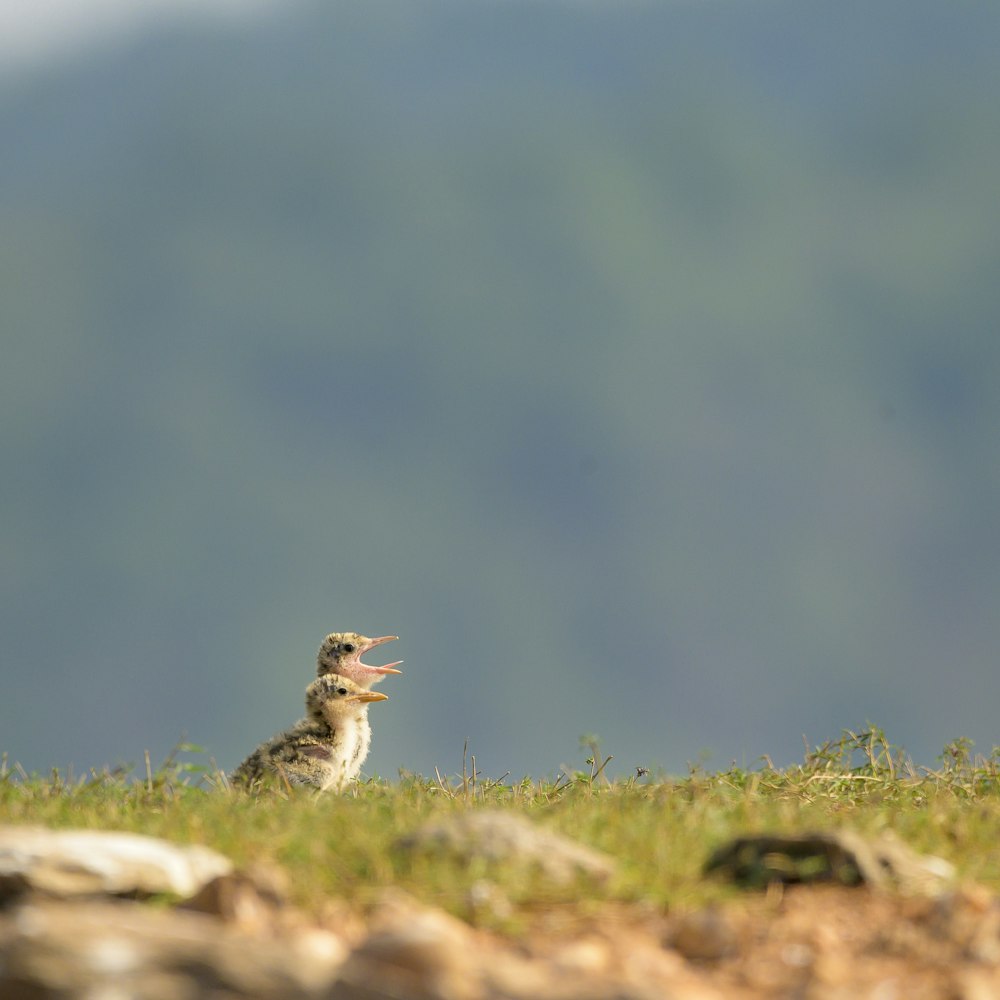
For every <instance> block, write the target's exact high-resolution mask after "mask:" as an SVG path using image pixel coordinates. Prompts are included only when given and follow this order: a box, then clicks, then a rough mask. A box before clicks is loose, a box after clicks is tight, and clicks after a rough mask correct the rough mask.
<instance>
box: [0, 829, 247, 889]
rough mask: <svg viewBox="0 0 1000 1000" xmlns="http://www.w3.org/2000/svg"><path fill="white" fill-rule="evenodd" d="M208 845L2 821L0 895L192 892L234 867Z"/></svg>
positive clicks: (134, 834)
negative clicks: (27, 892) (29, 891)
mask: <svg viewBox="0 0 1000 1000" xmlns="http://www.w3.org/2000/svg"><path fill="white" fill-rule="evenodd" d="M232 868H233V865H232V862H231V861H230V860H229V859H228V858H226V857H224V856H223V855H221V854H218V853H217V852H216V851H213V850H210V849H209V848H207V847H201V846H198V845H194V846H179V845H177V844H171V843H168V842H167V841H165V840H158V839H156V838H155V837H144V836H141V835H140V834H136V833H118V832H104V831H100V830H48V829H45V828H41V827H0V898H3V897H4V896H9V895H14V894H17V893H19V892H22V891H24V890H25V889H34V890H36V891H39V892H43V893H46V894H48V895H52V896H60V897H73V896H93V895H132V894H138V895H150V894H153V893H173V894H174V895H177V896H191V895H193V894H194V893H196V892H197V891H198V890H199V889H200V888H201V887H202V886H203V885H204V884H205V883H206V882H208V881H209V880H211V879H213V878H216V877H217V876H219V875H225V874H228V873H229V872H230V871H232Z"/></svg>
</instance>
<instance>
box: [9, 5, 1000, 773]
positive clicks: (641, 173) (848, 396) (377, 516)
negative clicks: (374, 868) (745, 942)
mask: <svg viewBox="0 0 1000 1000" xmlns="http://www.w3.org/2000/svg"><path fill="white" fill-rule="evenodd" d="M46 6H48V7H49V8H52V10H51V11H50V13H51V14H52V16H51V17H49V18H48V19H46V17H45V16H40V15H39V11H40V10H41V9H42V8H44V7H46ZM59 7H60V5H59V4H54V5H53V4H49V5H37V4H27V3H19V2H15V3H12V4H10V5H9V6H7V7H6V11H7V13H6V14H4V15H3V18H4V24H3V31H2V32H0V34H2V35H3V41H2V42H0V58H2V61H3V70H2V72H0V324H2V361H0V477H2V479H0V511H2V519H0V560H2V569H0V581H2V588H3V597H2V603H0V634H2V636H3V642H2V647H0V648H2V657H3V662H2V672H3V674H2V687H0V750H3V751H6V753H7V754H8V763H12V762H13V761H18V762H20V763H21V764H22V765H23V767H25V768H26V769H27V770H28V771H39V772H45V771H46V770H47V769H48V768H50V767H52V766H57V767H59V768H60V769H67V768H69V769H72V771H73V773H75V774H77V775H81V774H85V773H87V771H88V769H89V768H92V767H97V768H100V767H102V766H104V765H111V766H114V765H116V764H119V763H136V764H141V761H142V757H143V753H144V751H145V750H148V751H149V752H150V754H151V756H152V758H153V761H154V763H155V762H156V761H157V760H159V759H162V758H163V757H164V756H165V755H166V753H167V752H168V751H169V749H170V748H171V747H172V746H173V745H174V744H175V743H176V742H177V741H178V740H179V739H181V738H186V739H188V740H190V741H193V742H196V743H198V744H201V745H202V746H204V747H205V749H206V752H207V753H209V754H211V755H212V756H213V757H214V758H215V759H216V760H217V761H218V763H219V764H220V765H222V766H224V767H227V768H228V767H232V766H234V765H235V764H236V763H237V762H238V761H239V760H240V758H241V757H242V756H243V755H244V754H245V753H246V752H248V751H249V750H250V749H251V748H252V747H253V746H254V744H255V743H256V742H257V741H258V740H259V739H261V738H263V737H265V736H268V735H270V734H271V733H272V732H273V731H275V730H276V729H279V728H281V727H282V726H284V725H285V724H287V723H290V722H291V721H293V720H294V719H295V718H297V717H298V715H299V714H300V713H301V708H302V692H303V690H304V687H305V685H306V683H307V682H308V681H309V680H310V678H311V677H312V674H313V669H314V668H313V664H314V657H315V651H316V647H317V646H318V645H319V642H320V640H321V639H322V637H323V635H324V634H325V633H326V632H327V631H330V630H334V629H355V630H359V631H362V632H366V633H368V634H370V635H377V634H383V633H387V632H393V633H398V634H399V635H400V636H401V637H402V638H401V641H400V642H399V643H396V644H394V645H392V646H388V647H385V648H384V649H381V650H379V651H378V653H376V654H373V655H372V656H371V657H370V659H371V660H373V661H374V662H385V661H386V660H387V659H396V658H398V657H403V658H405V660H406V664H405V667H404V669H405V671H406V673H405V675H404V676H403V677H401V678H392V679H389V680H387V681H386V682H385V684H384V686H383V688H382V690H384V691H386V692H387V693H389V694H390V696H391V697H390V700H389V701H388V702H386V703H384V704H382V705H378V706H375V707H374V708H373V709H372V720H373V724H374V728H375V741H374V746H373V752H372V755H371V757H370V758H369V762H368V768H367V770H368V771H369V772H370V773H378V774H381V775H383V776H388V777H394V776H395V775H396V774H397V771H398V769H399V768H405V769H408V770H412V771H417V772H421V773H424V774H432V773H433V769H434V768H435V767H439V768H440V769H441V771H442V772H445V773H454V772H456V771H459V770H461V763H462V752H463V744H464V741H465V740H466V739H467V738H468V740H469V749H470V751H471V752H472V753H475V754H476V758H477V764H478V766H479V767H480V768H481V769H483V771H484V773H485V774H486V775H488V776H494V777H496V776H499V775H501V774H503V773H504V772H506V771H510V772H511V774H512V776H513V777H514V778H519V777H520V776H522V775H524V774H530V775H533V776H536V777H540V776H544V775H546V774H555V773H556V772H557V771H558V770H559V768H560V767H562V766H570V767H573V766H582V758H583V756H584V754H583V753H582V752H581V750H580V744H579V738H580V736H581V735H582V734H596V735H597V736H599V737H600V739H601V741H602V744H603V747H604V750H605V751H606V752H607V753H612V754H614V755H615V760H614V762H613V764H612V765H611V767H610V770H611V771H612V772H613V773H617V774H627V773H629V772H630V771H631V769H632V768H634V767H636V766H640V765H641V766H646V767H652V768H658V769H662V770H664V771H666V772H671V773H673V772H683V771H684V770H685V769H686V767H687V762H691V761H700V762H702V763H705V764H707V765H709V766H726V765H727V764H728V763H729V761H730V760H735V761H737V763H739V764H745V765H747V766H752V765H754V764H755V763H756V761H757V759H758V757H759V756H760V755H761V754H765V753H766V754H769V755H771V757H772V758H773V759H774V760H775V762H776V763H787V762H789V761H791V760H795V759H799V758H800V757H801V754H802V752H803V737H805V739H806V741H807V742H808V743H809V744H811V745H815V744H818V743H820V742H822V741H823V740H826V739H828V738H831V737H836V736H838V735H839V734H840V732H841V730H842V729H844V728H847V727H851V728H857V727H862V726H864V725H865V724H866V722H868V721H871V722H874V723H876V724H878V725H880V726H882V727H884V728H885V730H886V732H887V734H888V736H889V738H890V739H891V740H893V741H894V742H896V743H900V744H902V745H903V746H905V747H906V748H907V749H908V750H909V751H910V752H911V753H912V754H913V756H914V757H915V759H916V760H917V761H918V762H920V763H924V764H928V765H933V764H934V762H935V758H936V756H937V755H938V754H940V752H941V749H942V747H943V746H944V744H945V743H946V742H947V741H949V740H950V739H952V738H954V737H957V736H967V737H970V738H972V739H974V740H975V741H976V748H977V750H979V751H982V752H985V753H989V752H990V750H991V748H992V746H993V744H994V743H1000V723H998V721H997V720H998V706H1000V671H998V669H997V668H998V663H997V653H998V649H1000V558H998V557H1000V100H998V99H997V95H998V94H1000V56H998V53H1000V5H997V4H995V3H990V2H982V3H976V2H968V3H964V2H963V3H948V4H941V3H939V2H925V0H837V2H835V3H828V2H823V3H819V2H810V0H754V2H752V3H747V2H744V0H699V2H693V0H661V2H658V3H642V2H638V0H636V2H631V0H626V2H618V0H615V2H611V0H607V2H596V3H585V2H557V0H530V2H521V0H482V2H469V0H422V2H420V3H413V2H410V0H384V2H383V0H344V2H338V3H327V2H317V3H311V4H310V3H304V2H287V3H281V4H280V5H268V4H261V3H257V4H240V3H238V2H234V0H232V2H230V3H228V4H208V3H202V4H190V3H189V4H179V3H178V4H171V3H169V2H167V0H163V2H160V3H158V4H149V5H146V6H145V7H142V6H141V5H140V9H143V10H144V16H143V17H139V16H138V14H137V13H136V10H135V9H134V8H136V5H134V4H133V5H121V6H119V5H118V4H116V3H113V2H108V0H106V2H104V3H97V2H96V0H90V2H86V0H78V2H77V3H75V4H72V3H68V2H64V3H63V5H62V15H61V16H56V15H57V14H58V12H59V11H58V9H59ZM127 7H129V8H132V9H127ZM196 8H198V10H197V11H196ZM32 11H34V14H33V15H32V13H31V12H32ZM206 13H209V14H212V15H213V16H210V17H207V16H205V14H206ZM214 15H218V16H214ZM378 654H383V655H382V656H379V655H378Z"/></svg>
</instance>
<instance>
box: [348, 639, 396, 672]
mask: <svg viewBox="0 0 1000 1000" xmlns="http://www.w3.org/2000/svg"><path fill="white" fill-rule="evenodd" d="M398 638H399V636H398V635H382V636H379V637H378V638H377V639H368V640H366V642H365V644H364V645H363V646H362V647H361V650H360V652H359V653H358V660H359V661H360V659H361V657H362V656H364V655H365V653H367V652H369V650H372V649H374V648H375V647H376V646H381V645H382V643H384V642H395V641H396V640H397V639H398ZM402 662H403V661H402V660H396V662H395V663H387V664H386V665H385V666H384V667H370V666H368V664H367V663H364V664H362V666H363V667H364V668H365V669H366V670H370V671H372V672H373V673H376V674H401V673H402V672H403V671H402V670H397V669H396V667H398V666H399V665H400V664H401V663H402Z"/></svg>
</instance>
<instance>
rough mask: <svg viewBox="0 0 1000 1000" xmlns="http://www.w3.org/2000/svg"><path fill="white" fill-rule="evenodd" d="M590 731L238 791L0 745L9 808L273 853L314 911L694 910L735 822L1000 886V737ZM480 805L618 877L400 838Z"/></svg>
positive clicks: (182, 755) (723, 893)
mask: <svg viewBox="0 0 1000 1000" xmlns="http://www.w3.org/2000/svg"><path fill="white" fill-rule="evenodd" d="M584 744H585V753H587V754H588V756H587V759H586V762H585V766H584V767H583V768H581V769H580V770H579V771H575V772H571V773H562V772H561V773H560V774H558V775H557V776H556V777H555V778H554V779H553V778H546V779H541V780H535V779H529V778H524V779H522V780H520V781H511V780H509V776H507V775H505V776H503V778H497V779H491V778H487V777H484V776H483V775H482V774H481V773H480V772H479V771H477V770H476V767H475V758H474V757H473V758H471V760H470V758H469V756H468V754H467V753H466V754H465V755H464V758H463V760H464V763H463V770H462V773H461V774H456V775H451V776H444V775H441V774H440V773H436V774H435V776H434V777H433V778H428V777H423V776H420V775H414V774H406V773H404V774H402V775H401V776H400V778H399V779H398V780H396V781H393V782H388V781H386V780H384V779H381V778H373V779H370V780H368V781H366V782H364V783H361V784H359V785H357V786H356V787H354V788H352V789H351V790H350V791H348V792H347V793H345V794H343V795H339V796H338V795H317V794H316V793H314V792H310V791H304V790H300V789H296V790H291V789H284V790H283V789H276V790H270V791H268V792H266V793H263V794H261V795H259V796H254V795H249V794H247V793H244V792H240V791H236V790H233V789H231V788H229V787H228V784H227V783H226V781H225V777H224V775H221V774H220V773H218V772H217V771H215V770H213V769H212V768H209V767H206V766H205V765H203V764H200V763H198V762H197V757H198V754H199V752H200V751H199V748H197V747H191V746H189V745H183V746H180V747H178V748H177V749H176V751H175V752H173V753H172V754H171V755H170V757H169V758H168V759H167V760H166V761H164V762H163V763H162V764H161V765H160V766H159V767H156V768H153V767H152V766H150V764H149V762H148V761H147V762H146V767H145V769H144V773H143V774H141V775H140V776H139V777H133V776H131V775H130V774H128V773H123V772H121V771H119V772H112V771H108V770H105V771H103V772H92V773H91V774H89V775H87V776H85V777H83V778H79V779H75V780H72V781H71V780H68V779H66V778H64V777H62V776H60V775H59V774H58V773H53V774H52V775H50V776H48V777H39V776H31V775H27V774H25V773H24V772H23V770H21V769H20V768H19V767H17V766H16V765H14V766H10V765H8V763H7V760H6V758H4V759H3V761H2V763H0V823H17V824H29V823H30V824H43V825H46V826H50V827H77V828H80V827H83V828H96V829H115V830H130V831H135V832H139V833H145V834H150V835H153V836H160V837H165V838H168V839H170V840H173V841H177V842H181V843H201V844H206V845H208V846H210V847H213V848H215V849H216V850H219V851H221V852H222V853H224V854H226V855H228V856H230V857H231V858H233V860H234V861H235V862H236V863H237V864H238V865H249V864H253V863H257V862H273V863H276V864H278V865H280V866H281V867H282V868H284V869H285V870H286V872H287V873H288V875H289V879H290V884H291V893H292V897H293V900H294V901H295V902H296V903H298V904H299V905H301V906H304V907H306V908H307V909H310V910H318V909H319V908H320V907H321V906H322V904H323V902H324V900H326V899H329V898H330V897H337V898H340V899H344V900H346V901H348V902H349V903H351V904H353V905H356V906H359V907H364V906H365V905H366V904H368V903H370V902H371V901H372V900H373V899H374V898H375V897H376V896H377V895H378V894H379V893H380V892H381V891H382V890H383V889H385V888H386V887H388V886H396V887H399V888H402V889H404V890H406V891H407V892H409V893H411V894H412V895H414V896H416V897H417V898H419V899H421V900H423V901H425V902H427V903H430V904H434V905H439V906H444V907H445V908H446V909H448V910H450V911H452V912H454V913H456V914H458V915H460V916H464V917H467V918H468V917H476V916H477V914H475V913H473V912H471V910H470V907H472V905H473V904H472V903H470V899H471V898H472V896H471V895H470V890H472V889H473V887H474V886H477V885H478V886H480V887H481V886H482V885H483V884H484V881H483V880H486V882H487V883H488V884H490V885H491V886H493V887H495V889H496V890H497V891H498V892H499V893H501V894H502V895H503V896H506V898H507V899H508V900H509V901H510V903H511V907H510V908H509V909H505V911H504V915H503V916H502V917H498V918H497V922H498V925H501V926H499V929H501V930H507V931H509V932H511V933H517V931H518V930H519V929H520V928H522V927H523V926H524V921H525V920H527V919H529V918H530V915H531V914H533V913H538V912H539V911H546V910H552V909H553V908H556V909H566V908H567V907H568V906H569V905H572V906H574V907H580V906H584V907H587V906H590V907H600V906H601V905H604V904H618V903H622V902H624V903H629V902H636V901H640V900H642V901H646V902H647V903H650V904H652V905H655V906H660V907H664V906H665V907H688V906H697V905H701V904H704V903H706V902H709V901H713V900H722V899H725V898H730V897H732V896H733V895H735V894H736V892H737V890H734V889H732V888H730V887H728V886H726V885H724V884H722V883H720V882H716V881H714V880H709V879H705V878H704V877H703V876H702V874H701V868H702V865H703V863H704V861H705V859H706V857H707V856H708V854H709V853H710V852H711V851H712V849H713V848H715V847H717V846H718V845H719V844H721V843H722V842H724V841H725V840H727V839H728V838H730V837H734V836H737V835H741V834H748V833H759V832H768V831H783V832H801V831H805V830H817V829H820V830H822V829H831V828H836V827H842V826H850V827H852V828H854V829H856V830H859V831H861V832H867V833H875V832H879V831H882V830H886V829H892V830H894V831H895V832H896V833H897V834H898V835H899V836H900V837H902V838H903V840H905V841H906V842H907V843H908V844H909V845H910V846H911V847H913V848H914V849H916V850H918V851H921V852H927V853H932V854H936V855H939V856H941V857H944V858H945V859H947V860H949V861H951V862H952V863H953V864H954V865H955V866H956V867H957V869H958V871H959V874H960V876H961V877H963V878H967V879H973V880H976V881H979V882H982V883H984V884H985V885H987V886H988V887H990V888H992V889H994V890H998V891H1000V852H997V851H996V849H995V844H996V830H997V828H998V826H1000V748H995V749H994V750H993V752H992V754H991V755H990V756H989V757H984V756H981V755H975V754H974V753H973V748H972V744H971V742H970V741H968V740H966V739H959V740H955V741H954V742H953V743H951V744H949V745H948V746H947V747H945V748H944V751H943V752H942V754H941V757H940V758H939V760H940V766H939V767H937V768H917V767H915V766H914V765H913V763H912V761H910V760H909V758H908V757H907V756H906V754H905V753H903V752H902V751H901V750H899V749H898V748H897V747H894V746H893V745H892V744H890V743H889V742H888V740H887V739H886V737H885V735H884V733H882V731H881V730H879V729H878V728H875V727H872V728H870V729H868V730H866V731H864V732H853V731H849V730H845V731H844V732H843V733H842V735H841V736H840V737H839V738H838V739H836V740H832V741H829V742H827V743H825V744H823V745H821V746H819V747H815V748H812V749H808V750H807V752H806V754H805V756H804V759H803V761H802V763H801V764H797V765H794V766H791V767H788V768H784V769H779V768H776V767H775V766H773V764H772V763H771V762H770V760H768V759H766V758H765V759H764V760H762V762H761V764H760V766H759V767H756V768H751V769H743V768H738V767H735V766H732V767H730V768H729V769H727V770H724V771H720V772H714V773H708V772H706V771H703V770H702V769H701V768H698V767H692V768H691V770H690V773H689V774H688V775H686V776H684V777H677V778H670V777H662V776H661V777H655V776H652V775H650V774H648V773H647V774H642V773H638V774H636V775H634V776H631V777H629V778H628V779H626V780H621V779H619V780H610V779H609V778H608V777H607V776H606V766H607V764H608V762H609V760H610V759H611V758H610V757H605V756H604V755H602V754H601V752H600V747H599V743H598V742H597V740H596V739H594V738H585V740H584ZM191 756H194V757H195V758H196V759H195V760H193V761H192V760H188V759H187V758H189V757H191ZM484 807H493V808H499V809H510V810H515V811H518V812H521V813H523V814H525V815H527V816H528V817H530V818H531V819H532V820H535V821H537V822H538V823H540V824H542V825H544V826H546V827H548V828H550V829H554V830H557V831H560V832H562V833H564V834H566V835H567V836H569V837H572V838H574V839H576V840H578V841H580V842H582V843H585V844H588V845H590V846H591V847H595V848H598V849H600V850H603V851H605V852H607V853H608V854H611V855H613V856H614V857H616V858H617V859H618V861H619V866H620V871H619V874H618V876H617V877H616V878H615V879H613V880H612V882H611V883H610V884H608V885H606V886H603V887H600V888H596V887H593V886H588V887H587V888H586V891H585V892H584V891H581V887H580V886H573V887H565V886H562V887H560V886H557V885H552V884H548V883H546V882H545V881H544V880H543V879H542V877H540V876H538V877H535V878H529V879H526V878H525V877H524V873H523V871H518V870H516V869H514V868H511V867H509V866H505V865H499V864H495V863H492V864H490V863H487V862H479V861H476V862H472V863H471V864H468V863H462V862H459V861H457V860H453V859H450V858H448V857H440V856H435V857H428V856H420V855H417V856H413V855H410V854H406V853H404V852H401V851H399V850H397V849H395V848H394V846H393V845H394V842H395V841H396V840H397V838H399V837H400V836H402V835H403V834H406V833H409V832H410V831H412V830H413V829H414V828H415V827H417V826H418V825H420V824H421V823H422V822H423V821H425V820H428V819H430V818H434V817H440V816H442V815H445V814H448V813H454V812H457V811H461V810H467V809H482V808H484ZM480 916H481V915H480ZM490 919H491V918H489V917H487V918H486V922H487V923H489V921H490Z"/></svg>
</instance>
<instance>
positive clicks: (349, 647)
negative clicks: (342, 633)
mask: <svg viewBox="0 0 1000 1000" xmlns="http://www.w3.org/2000/svg"><path fill="white" fill-rule="evenodd" d="M357 648H358V647H357V646H355V645H354V643H353V642H345V643H344V652H345V653H353V652H354V650H356V649H357Z"/></svg>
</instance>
